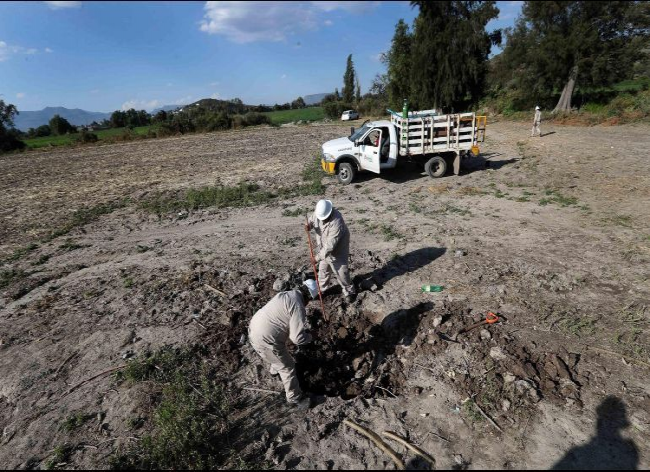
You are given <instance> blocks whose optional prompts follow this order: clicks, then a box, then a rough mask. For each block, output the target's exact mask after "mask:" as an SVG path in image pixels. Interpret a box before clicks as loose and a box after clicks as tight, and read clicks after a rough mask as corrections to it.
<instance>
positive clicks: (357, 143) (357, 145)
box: [354, 139, 359, 147]
mask: <svg viewBox="0 0 650 472" xmlns="http://www.w3.org/2000/svg"><path fill="white" fill-rule="evenodd" d="M354 146H355V147H359V140H358V139H356V140H355V141H354Z"/></svg>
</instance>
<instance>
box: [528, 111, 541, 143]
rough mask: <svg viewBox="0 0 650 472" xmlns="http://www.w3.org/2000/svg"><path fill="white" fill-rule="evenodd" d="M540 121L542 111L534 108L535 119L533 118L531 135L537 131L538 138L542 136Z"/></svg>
mask: <svg viewBox="0 0 650 472" xmlns="http://www.w3.org/2000/svg"><path fill="white" fill-rule="evenodd" d="M541 123H542V112H541V111H540V110H535V119H534V120H533V132H532V134H531V136H535V133H539V136H540V138H541V137H542V129H541V128H540V125H541Z"/></svg>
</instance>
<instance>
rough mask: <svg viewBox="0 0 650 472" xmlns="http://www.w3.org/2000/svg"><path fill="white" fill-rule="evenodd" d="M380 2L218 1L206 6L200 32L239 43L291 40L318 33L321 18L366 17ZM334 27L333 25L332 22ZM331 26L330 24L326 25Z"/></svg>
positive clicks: (321, 21) (207, 3)
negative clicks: (338, 15) (338, 13)
mask: <svg viewBox="0 0 650 472" xmlns="http://www.w3.org/2000/svg"><path fill="white" fill-rule="evenodd" d="M378 3H379V2H291V1H279V2H259V1H250V2H248V1H244V2H242V1H232V2H228V1H214V2H206V3H205V7H204V10H205V14H204V17H203V20H202V21H201V22H200V26H199V29H200V30H201V31H203V32H205V33H208V34H218V35H222V36H225V37H226V38H227V39H228V40H230V41H232V42H235V43H242V44H243V43H252V42H255V41H284V40H285V39H286V38H287V36H290V35H293V34H296V33H299V32H303V31H313V30H316V29H318V27H319V25H321V24H322V23H323V20H322V19H321V18H320V16H321V15H322V14H323V13H326V12H332V11H335V10H339V9H340V10H344V11H346V12H348V13H363V12H367V11H368V10H370V9H374V8H375V6H376V5H377V4H378ZM330 23H331V22H330ZM326 24H327V23H326Z"/></svg>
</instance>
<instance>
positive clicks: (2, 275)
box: [0, 269, 29, 290]
mask: <svg viewBox="0 0 650 472" xmlns="http://www.w3.org/2000/svg"><path fill="white" fill-rule="evenodd" d="M28 275H29V274H28V273H27V272H24V271H22V270H16V269H9V270H2V271H0V290H1V289H3V288H6V287H8V286H9V285H10V284H12V283H14V282H17V281H19V280H21V279H24V278H25V277H27V276H28Z"/></svg>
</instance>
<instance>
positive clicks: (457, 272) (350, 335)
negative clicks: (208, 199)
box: [0, 122, 650, 469]
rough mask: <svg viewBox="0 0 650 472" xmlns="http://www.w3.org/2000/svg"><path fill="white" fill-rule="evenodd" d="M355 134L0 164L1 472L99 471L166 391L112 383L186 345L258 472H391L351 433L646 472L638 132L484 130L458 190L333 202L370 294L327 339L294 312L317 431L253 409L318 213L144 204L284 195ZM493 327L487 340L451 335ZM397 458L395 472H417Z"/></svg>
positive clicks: (298, 206)
mask: <svg viewBox="0 0 650 472" xmlns="http://www.w3.org/2000/svg"><path fill="white" fill-rule="evenodd" d="M348 131H349V128H348V127H347V126H340V125H329V124H327V125H325V124H323V125H310V126H293V127H283V128H279V129H278V128H258V129H247V130H243V131H234V132H224V133H213V134H204V135H192V136H185V137H180V138H168V139H160V140H150V141H139V142H133V143H126V144H117V145H110V146H96V147H79V148H73V149H58V150H51V151H43V152H34V153H29V154H18V155H12V156H5V157H2V158H1V159H0V190H1V192H2V193H1V194H2V197H1V198H2V205H0V207H1V208H2V213H1V214H0V218H2V222H3V224H2V226H1V228H0V234H1V240H2V243H1V246H0V251H1V253H2V255H3V257H4V262H3V264H2V267H0V271H1V275H2V279H0V287H1V298H0V354H1V355H0V378H1V379H2V382H0V427H1V428H2V436H1V438H0V465H2V466H4V467H7V468H8V467H20V468H45V467H48V468H54V467H67V468H108V467H110V466H111V465H112V464H114V463H112V462H111V460H112V458H114V457H115V455H116V454H118V453H119V452H120V451H124V450H127V449H128V448H129V447H131V446H132V445H133V444H139V443H140V442H141V441H142V439H143V438H144V437H145V436H146V435H148V434H150V433H151V432H152V431H153V432H155V431H156V429H155V428H156V424H157V423H155V421H154V420H153V417H154V416H155V413H154V410H155V407H156V405H158V404H159V403H160V395H161V391H162V390H161V389H162V388H163V387H160V386H159V385H158V384H156V383H155V382H153V381H152V380H145V381H141V382H125V381H124V379H123V378H120V376H119V375H117V374H119V372H120V369H119V368H122V367H123V366H127V365H129V364H132V365H136V364H135V363H137V362H141V361H142V360H143V359H145V358H146V357H147V353H150V352H155V351H156V350H158V349H160V348H163V347H165V346H173V347H179V348H182V347H188V346H194V345H197V344H198V345H201V346H203V347H204V350H203V351H201V362H202V363H203V364H205V365H206V366H208V367H209V368H210V376H211V378H213V379H217V380H218V383H219V384H220V385H221V386H222V387H223V390H224V392H225V395H226V396H227V398H228V399H229V402H230V405H231V407H230V410H229V413H228V418H227V420H228V423H229V425H230V426H229V429H228V431H229V432H228V434H227V438H226V439H225V440H224V441H225V443H224V444H226V445H227V446H228V447H229V448H231V449H232V450H236V451H238V457H240V458H241V460H243V461H247V462H246V463H248V464H252V463H254V464H261V463H263V464H267V465H270V466H273V467H276V468H294V469H309V468H327V469H340V468H349V469H363V468H392V467H394V464H393V462H392V460H391V458H390V457H389V456H388V455H386V454H385V453H384V452H382V451H381V450H380V449H379V448H377V447H376V446H375V445H374V444H372V443H371V442H370V441H369V440H367V439H366V438H364V437H363V436H361V435H360V434H359V433H357V432H356V431H354V430H352V429H350V428H349V427H348V426H346V425H345V424H343V420H344V419H346V418H347V419H350V420H352V421H354V422H356V423H358V424H360V425H362V426H364V427H366V428H368V429H370V430H372V431H375V432H377V433H378V434H381V433H382V432H384V431H392V432H394V433H396V434H398V435H400V436H402V437H403V438H406V439H407V440H408V441H409V442H411V443H412V444H416V445H418V446H419V447H420V448H421V449H422V450H424V451H426V452H427V453H428V454H429V455H430V456H432V457H433V458H434V460H435V464H434V466H435V467H436V468H456V469H465V468H512V469H530V468H551V467H553V466H556V465H557V466H559V467H562V468H566V467H581V468H582V467H585V468H593V467H595V465H598V466H602V465H605V466H608V467H610V468H619V467H625V468H632V467H639V468H641V467H642V468H648V467H649V466H650V449H649V447H648V444H650V441H648V437H649V435H650V356H649V353H650V343H649V342H648V332H649V322H650V311H649V310H648V307H647V305H648V300H650V282H649V280H650V265H649V264H648V263H649V262H650V223H649V222H650V205H648V203H649V201H650V190H648V189H650V161H649V160H648V159H647V158H646V156H645V154H644V150H645V149H647V148H648V145H649V144H650V133H649V131H650V129H649V128H648V126H647V125H626V126H618V127H591V128H581V127H569V126H555V127H553V128H552V129H551V128H548V129H544V130H543V131H544V133H546V134H545V135H544V136H543V137H542V138H529V137H528V134H529V132H530V130H529V129H528V126H527V125H525V124H518V123H510V122H498V123H491V124H488V138H487V142H486V143H485V144H484V145H483V147H482V152H483V154H482V156H481V157H480V158H474V159H472V160H471V161H470V162H468V163H467V167H466V169H465V170H464V171H463V173H462V174H461V175H460V176H452V175H450V176H447V177H445V178H442V179H436V180H432V179H430V178H429V177H427V176H426V175H425V174H424V173H423V172H422V169H419V168H412V167H410V166H408V165H407V166H404V167H403V168H401V169H397V170H396V171H394V172H391V173H386V174H385V175H381V176H373V175H365V174H364V175H360V176H359V178H358V180H357V181H356V182H354V183H353V184H352V185H350V186H345V187H344V186H340V185H339V184H338V183H337V182H336V181H335V180H334V179H331V178H328V177H324V178H323V183H324V184H326V188H325V191H324V195H325V196H326V198H329V199H331V200H332V201H333V202H334V204H335V205H336V206H337V207H338V208H339V209H340V210H341V212H342V213H343V215H344V218H345V219H346V222H347V223H348V225H349V227H350V229H351V232H352V241H351V250H352V262H351V270H352V273H353V276H354V278H355V283H356V284H357V286H358V287H360V288H361V293H360V295H359V297H358V299H357V301H356V302H355V303H353V304H351V305H348V304H346V303H345V302H344V301H343V300H342V298H341V296H340V294H337V293H333V294H330V295H328V296H327V297H326V306H325V315H326V316H327V321H326V320H325V319H324V317H323V313H322V312H321V309H320V306H319V303H311V304H310V306H309V315H310V324H311V326H312V330H313V331H314V334H315V342H314V344H313V345H311V346H309V347H307V348H304V349H301V350H300V351H299V352H296V353H295V356H296V358H297V361H298V366H299V371H300V378H301V382H302V384H303V386H304V387H305V388H306V389H308V390H309V391H311V392H312V393H313V394H314V398H313V405H312V408H311V409H310V410H309V411H307V412H296V411H291V410H289V409H288V408H287V407H286V406H285V405H284V404H283V398H282V396H281V395H278V394H275V393H268V392H265V391H262V390H271V391H280V390H281V384H280V383H279V381H277V380H275V379H274V378H272V377H270V375H269V374H268V371H267V369H266V367H265V366H262V365H261V363H260V362H259V359H258V358H257V356H256V354H255V353H254V352H253V351H252V349H251V348H250V346H249V345H248V344H247V343H246V341H245V333H246V327H247V322H248V320H249V319H250V317H251V316H252V315H253V313H254V312H255V311H256V310H257V309H259V308H260V307H261V306H263V305H264V303H265V302H266V301H267V300H268V299H269V298H270V297H271V296H272V295H273V293H274V290H273V285H274V284H276V283H278V284H280V282H278V280H280V281H283V280H293V281H296V280H300V279H301V278H302V277H304V276H307V275H308V273H309V259H308V252H307V246H306V241H305V234H304V229H303V227H302V225H301V222H302V220H301V218H303V217H301V216H300V215H304V214H305V213H306V212H307V211H310V210H311V209H312V208H313V206H314V204H315V203H316V201H317V200H318V199H320V198H321V195H308V196H296V195H295V194H291V193H285V194H283V193H282V192H281V191H280V192H279V195H280V196H278V197H277V198H272V199H270V200H268V201H264V202H262V203H260V204H257V205H253V206H247V207H235V208H206V209H201V210H197V211H190V212H185V211H181V212H178V211H173V212H172V211H168V212H162V213H161V214H155V213H151V212H148V211H146V209H145V207H143V206H142V205H141V204H139V202H142V201H146V200H147V199H148V198H151V197H152V196H156V195H159V194H160V193H162V194H164V195H169V196H170V198H173V197H174V196H176V195H178V194H179V192H182V191H183V190H184V189H187V188H191V187H200V186H204V185H214V184H221V185H234V184H237V183H238V182H240V181H242V180H243V179H248V180H249V181H250V182H253V183H255V184H256V185H259V187H260V188H261V189H269V190H273V191H278V189H290V188H292V187H296V186H298V185H301V184H302V182H303V180H302V169H303V167H304V166H305V165H309V164H310V162H311V161H312V159H313V157H314V156H315V155H316V154H317V153H318V150H319V146H320V144H322V143H323V142H324V141H326V140H328V139H332V138H334V137H339V136H342V135H345V134H346V133H347V132H348ZM283 195H284V196H283ZM80 209H81V210H82V212H81V213H80V212H79V210H80ZM424 284H436V285H442V286H443V287H444V289H443V291H442V292H440V293H422V292H421V290H420V287H421V286H422V285H424ZM280 285H281V284H280ZM276 288H277V285H276ZM488 311H491V312H494V313H497V314H498V316H499V317H500V321H499V322H498V323H495V324H492V325H489V326H487V325H486V326H485V327H479V328H476V329H474V330H472V331H470V332H468V333H464V334H459V335H457V333H458V331H459V330H460V329H461V328H462V327H465V326H468V325H470V324H472V323H475V322H477V321H479V320H481V319H484V318H485V316H486V314H487V312H488ZM242 336H244V337H242ZM116 368H118V370H116V371H115V372H107V371H109V370H111V369H116ZM129 372H130V371H129ZM98 374H103V375H99V376H98V377H97V378H94V377H95V376H97V375H98ZM89 379H92V380H90V381H88V382H85V383H81V382H84V381H85V380H89ZM246 389H257V390H246ZM77 417H78V418H83V421H81V420H80V421H78V424H76V423H75V424H71V422H70V418H77ZM62 425H64V426H63V427H62ZM386 441H387V444H389V445H390V446H391V447H393V448H394V449H395V450H396V451H397V453H398V454H399V455H400V456H401V457H402V458H403V460H404V462H405V463H407V465H408V467H409V468H425V467H430V465H429V464H427V463H426V462H425V461H423V460H422V459H418V458H417V456H414V455H413V454H412V453H411V452H409V451H408V450H407V449H405V448H404V447H402V446H400V445H399V444H398V443H396V442H393V441H391V440H386ZM228 465H229V466H231V467H234V466H236V465H237V464H234V463H232V462H229V463H228Z"/></svg>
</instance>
